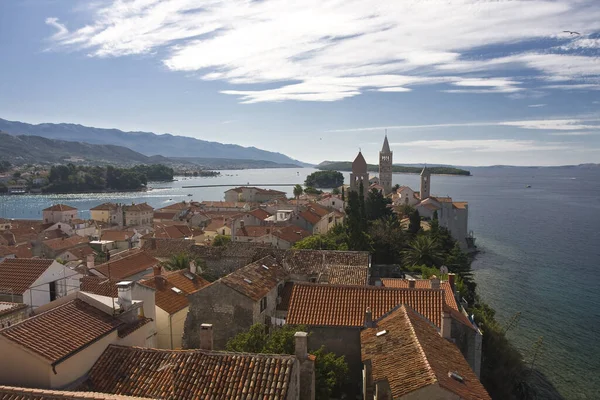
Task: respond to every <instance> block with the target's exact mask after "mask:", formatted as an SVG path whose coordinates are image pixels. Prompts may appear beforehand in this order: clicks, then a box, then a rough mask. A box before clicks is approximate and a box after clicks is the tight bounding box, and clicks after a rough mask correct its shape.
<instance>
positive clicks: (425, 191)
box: [421, 166, 431, 201]
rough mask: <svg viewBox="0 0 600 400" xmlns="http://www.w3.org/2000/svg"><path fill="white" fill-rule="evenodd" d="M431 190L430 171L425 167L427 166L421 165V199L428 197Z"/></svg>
mask: <svg viewBox="0 0 600 400" xmlns="http://www.w3.org/2000/svg"><path fill="white" fill-rule="evenodd" d="M430 191H431V172H429V170H428V169H427V166H425V167H423V171H421V201H422V200H425V199H427V198H429V194H430Z"/></svg>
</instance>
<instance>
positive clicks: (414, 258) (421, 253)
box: [402, 235, 443, 267]
mask: <svg viewBox="0 0 600 400" xmlns="http://www.w3.org/2000/svg"><path fill="white" fill-rule="evenodd" d="M402 255H403V256H404V265H406V266H408V267H414V266H417V265H425V266H427V267H433V266H436V267H439V266H440V265H442V259H443V254H442V252H441V251H440V248H439V247H438V245H437V243H436V242H435V240H434V239H433V238H432V237H430V236H426V235H421V236H417V237H416V238H415V239H413V241H412V242H410V245H409V247H408V249H406V250H404V251H403V252H402Z"/></svg>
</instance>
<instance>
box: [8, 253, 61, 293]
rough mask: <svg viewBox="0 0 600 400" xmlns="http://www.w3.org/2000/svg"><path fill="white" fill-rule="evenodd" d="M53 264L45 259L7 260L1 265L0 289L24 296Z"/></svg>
mask: <svg viewBox="0 0 600 400" xmlns="http://www.w3.org/2000/svg"><path fill="white" fill-rule="evenodd" d="M53 262H54V260H48V259H43V258H7V259H5V260H4V261H2V262H1V263H0V288H2V290H3V291H5V290H7V289H11V290H12V293H14V294H23V293H24V292H25V291H26V290H27V289H29V287H30V286H31V285H33V283H34V282H35V281H36V280H37V279H38V278H39V277H40V276H41V275H42V274H43V273H44V272H45V271H46V270H47V269H48V268H49V267H50V265H52V263H53Z"/></svg>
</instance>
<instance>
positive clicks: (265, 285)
mask: <svg viewBox="0 0 600 400" xmlns="http://www.w3.org/2000/svg"><path fill="white" fill-rule="evenodd" d="M265 267H266V268H265ZM286 276H287V273H286V272H285V270H284V269H283V267H281V266H280V265H279V264H278V263H277V260H275V258H273V257H271V256H267V257H264V258H261V259H260V260H258V261H255V262H253V263H251V264H248V265H246V266H244V267H242V268H240V269H238V270H237V271H234V272H232V273H231V274H229V275H227V276H225V277H223V278H221V279H219V281H218V282H221V283H223V284H224V285H227V286H229V287H230V288H232V289H234V290H236V291H238V292H240V293H241V294H243V295H244V296H247V297H249V298H251V299H252V300H254V301H258V300H260V299H262V298H263V297H264V296H265V295H266V294H267V293H269V292H270V291H271V289H273V288H274V287H275V286H277V284H278V283H279V282H281V281H282V280H284V279H285V278H286Z"/></svg>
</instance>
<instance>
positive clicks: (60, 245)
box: [42, 235, 89, 251]
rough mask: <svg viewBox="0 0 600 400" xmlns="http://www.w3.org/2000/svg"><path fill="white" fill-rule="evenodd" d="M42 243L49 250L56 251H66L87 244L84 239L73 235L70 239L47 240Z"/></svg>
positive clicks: (87, 241) (86, 240)
mask: <svg viewBox="0 0 600 400" xmlns="http://www.w3.org/2000/svg"><path fill="white" fill-rule="evenodd" d="M42 243H43V244H44V245H45V246H48V247H49V248H51V249H52V250H54V251H57V250H66V249H70V248H71V247H75V246H79V245H81V244H84V243H89V240H88V239H86V238H84V237H81V236H78V235H75V236H71V237H70V238H56V239H48V240H44V241H43V242H42Z"/></svg>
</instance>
